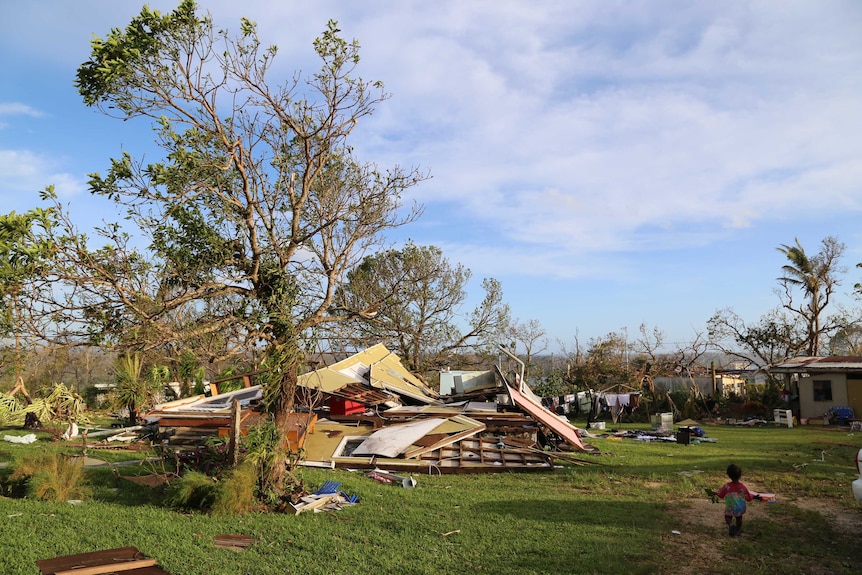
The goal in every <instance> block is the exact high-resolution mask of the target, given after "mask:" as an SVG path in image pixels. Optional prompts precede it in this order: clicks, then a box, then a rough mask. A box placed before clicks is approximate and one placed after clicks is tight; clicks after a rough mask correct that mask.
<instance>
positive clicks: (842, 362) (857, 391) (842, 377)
mask: <svg viewBox="0 0 862 575" xmlns="http://www.w3.org/2000/svg"><path fill="white" fill-rule="evenodd" d="M769 371H770V373H772V374H775V375H779V374H783V375H784V377H785V389H787V390H788V392H789V397H790V398H792V399H791V405H790V408H791V409H792V410H793V411H794V412H798V415H799V417H800V418H802V419H811V418H819V417H823V416H824V414H826V413H827V412H828V411H829V410H830V409H832V408H839V407H849V408H851V409H852V410H853V411H854V412H855V413H856V414H860V413H862V357H845V356H833V357H795V358H792V359H788V360H785V361H783V362H781V363H779V364H777V365H774V366H772V367H771V368H770V370H769Z"/></svg>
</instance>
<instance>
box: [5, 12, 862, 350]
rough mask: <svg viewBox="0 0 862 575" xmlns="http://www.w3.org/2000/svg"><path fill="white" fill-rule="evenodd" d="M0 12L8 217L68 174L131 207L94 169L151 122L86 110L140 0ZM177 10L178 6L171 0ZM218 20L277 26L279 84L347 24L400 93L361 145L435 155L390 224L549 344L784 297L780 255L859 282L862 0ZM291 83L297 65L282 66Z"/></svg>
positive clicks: (690, 328)
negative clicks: (88, 74)
mask: <svg viewBox="0 0 862 575" xmlns="http://www.w3.org/2000/svg"><path fill="white" fill-rule="evenodd" d="M5 4H6V6H4V18H3V19H2V22H0V211H2V213H7V212H9V211H12V210H15V211H18V212H21V211H26V210H28V209H31V208H33V207H36V206H38V205H40V203H39V198H38V192H39V191H40V190H42V189H43V188H45V186H47V185H54V186H55V189H56V191H57V193H58V194H59V196H60V198H61V200H62V201H63V203H65V204H68V206H69V210H70V212H71V214H72V217H73V219H75V221H77V222H79V226H80V227H81V228H82V229H87V228H88V226H89V227H92V226H95V225H98V223H99V221H100V220H102V219H107V220H112V219H114V218H115V217H116V214H115V213H113V212H112V207H111V206H110V205H107V204H106V203H104V202H103V201H100V200H97V199H96V198H93V197H91V196H90V194H89V192H88V191H87V176H88V174H90V173H93V172H101V173H105V171H106V169H107V167H108V165H109V158H111V157H116V156H118V155H119V154H120V153H121V152H122V151H124V150H125V151H128V152H130V153H131V154H132V155H133V156H140V155H142V154H145V153H146V154H153V153H154V152H155V150H154V148H153V134H152V132H151V131H150V130H149V128H148V127H147V126H146V125H142V124H140V123H135V122H128V123H124V122H120V121H117V120H112V119H109V118H106V117H104V116H102V115H100V114H99V113H98V112H97V111H95V110H93V109H90V108H87V107H86V106H85V105H84V104H83V101H82V100H81V98H80V96H79V95H78V94H77V92H76V91H75V88H74V85H73V82H74V78H75V72H76V70H77V68H78V66H80V65H81V64H82V63H83V62H85V61H86V60H87V58H88V57H89V42H90V40H91V38H92V37H93V35H96V36H102V37H103V36H105V35H107V34H108V32H109V31H110V30H111V29H112V28H124V27H125V26H126V25H127V24H128V22H129V21H130V19H131V18H132V17H133V16H135V15H136V14H138V13H139V12H140V10H141V7H142V6H143V2H135V1H127V0H76V1H75V2H68V1H66V0H32V1H30V2H6V3H5ZM148 4H149V6H150V7H151V8H153V9H157V10H162V11H170V10H172V9H174V8H175V7H176V5H177V2H176V1H172V2H169V1H163V0H154V1H151V2H149V3H148ZM199 6H200V8H201V10H203V11H208V12H209V13H210V14H211V16H212V17H213V20H214V22H215V24H216V26H217V27H220V28H229V29H231V30H235V31H238V30H239V19H240V18H241V17H243V16H244V17H247V18H249V19H250V20H253V21H255V22H257V23H258V26H259V33H260V36H261V38H262V41H263V43H264V44H265V45H268V44H275V45H277V46H278V47H279V53H278V58H277V64H276V66H275V68H274V70H273V73H274V74H275V76H274V77H273V79H278V80H279V81H281V80H283V81H288V80H290V79H291V78H292V77H293V75H294V73H295V72H302V73H305V74H310V73H313V72H314V71H315V70H316V69H317V67H318V63H317V61H316V56H315V55H314V52H313V48H312V41H313V39H314V38H315V37H316V36H318V35H319V34H320V33H321V32H322V31H323V30H324V29H325V27H326V23H327V21H328V20H329V19H333V20H336V21H338V23H339V28H340V29H341V34H342V35H343V36H344V37H346V38H348V39H353V38H355V39H357V40H358V41H359V43H360V44H361V46H362V51H361V57H362V60H361V62H360V65H359V70H358V71H359V75H361V76H362V77H363V78H364V79H367V80H381V81H383V83H384V85H385V88H386V91H387V92H388V93H390V94H391V98H390V99H389V100H387V101H386V102H384V103H383V104H381V105H380V106H379V107H378V109H377V111H376V112H375V114H374V115H373V116H372V117H371V118H369V119H367V120H366V121H365V122H364V123H362V124H361V125H360V126H358V127H357V129H356V131H355V132H354V135H353V136H352V137H353V138H354V139H353V141H352V144H353V145H354V148H355V150H356V152H357V156H358V157H359V158H361V159H363V160H365V161H369V162H375V163H377V164H379V165H380V166H382V167H387V166H393V165H396V164H398V165H402V166H419V167H421V168H422V169H424V170H427V171H428V172H429V173H430V175H431V178H430V179H429V180H427V181H425V182H423V183H421V184H420V185H419V186H417V187H415V188H412V189H410V190H409V193H408V194H407V196H406V198H405V199H406V200H408V201H410V200H414V199H415V200H416V201H418V202H420V203H422V204H423V205H424V207H425V213H424V215H423V216H422V218H421V219H420V220H418V221H417V222H415V223H413V224H411V225H410V226H409V227H406V228H402V229H401V230H399V231H398V232H397V234H396V235H393V236H392V238H391V239H392V241H393V242H403V241H405V240H407V239H410V240H412V241H413V242H415V243H417V244H420V245H434V246H437V247H439V248H441V249H442V250H443V253H444V255H445V256H446V257H447V258H448V259H449V261H450V262H453V263H460V264H463V265H464V266H465V267H467V268H469V269H470V270H471V271H472V274H473V281H472V282H471V284H470V289H469V294H470V295H469V298H468V300H467V302H466V304H465V308H464V310H463V311H464V312H468V311H469V309H470V308H471V307H472V306H474V305H476V304H477V303H478V301H479V300H480V299H481V297H482V295H483V294H482V291H481V281H482V279H483V278H488V277H491V278H495V279H497V280H499V281H500V282H501V284H502V287H503V292H504V297H505V300H506V302H507V303H508V304H509V305H510V307H511V311H512V316H513V317H514V318H515V319H517V320H519V321H520V322H522V323H526V322H528V321H529V320H538V321H539V322H540V324H541V325H542V327H543V328H544V330H545V331H546V334H547V339H548V347H549V350H550V351H554V350H556V349H572V348H573V347H574V345H575V342H576V341H577V342H578V343H579V344H580V345H581V346H585V345H586V344H588V343H589V341H590V340H592V339H594V338H600V337H603V336H605V335H606V334H608V333H610V332H618V333H624V334H628V336H629V337H630V338H632V339H634V338H635V337H637V336H638V335H639V326H641V325H645V326H647V327H648V328H649V329H650V330H652V329H653V328H658V329H659V330H660V331H661V332H662V333H663V334H664V341H665V342H666V344H667V345H668V346H671V347H674V346H676V345H677V344H679V345H685V343H686V342H689V341H691V340H693V339H694V338H696V337H697V336H698V335H700V336H705V335H706V323H707V321H708V320H709V318H710V317H711V316H712V315H713V314H714V313H715V312H716V311H717V310H720V309H724V308H731V309H733V310H734V311H735V312H736V313H737V314H738V315H739V316H741V317H742V318H743V319H745V320H746V321H749V322H755V321H757V319H758V318H759V317H760V316H761V315H763V314H764V313H766V312H768V311H769V310H771V309H773V308H775V307H776V306H777V305H778V303H779V300H778V297H777V295H776V292H775V290H776V288H777V287H778V283H777V281H776V278H778V277H779V276H780V275H781V266H782V265H783V264H784V263H785V262H786V260H785V258H784V256H783V255H782V254H781V253H780V252H779V251H778V250H777V248H778V247H779V246H781V245H782V244H793V243H794V241H795V240H796V239H798V240H799V241H800V243H801V244H802V246H803V247H804V248H805V250H806V252H807V253H809V254H810V255H813V254H815V253H816V252H817V251H818V250H819V246H820V242H821V240H822V239H823V238H825V237H827V236H835V237H837V238H838V239H839V240H840V241H842V242H844V243H845V244H846V246H847V249H846V252H845V256H844V258H843V260H842V264H843V265H844V267H846V268H847V272H846V275H845V276H844V282H843V285H842V286H841V288H840V291H841V293H842V298H843V299H844V300H846V301H847V302H848V304H850V305H859V303H858V302H856V301H855V300H853V299H852V297H851V295H850V294H851V292H852V286H853V284H855V283H856V282H859V281H862V270H860V269H857V268H856V267H855V266H856V263H858V262H862V226H859V222H860V215H862V105H860V103H862V34H860V31H862V2H858V0H829V1H826V2H810V1H808V0H774V1H757V0H754V1H749V0H745V1H723V2H715V1H712V0H664V1H646V0H642V1H638V0H636V1H613V0H595V1H580V0H543V1H541V2H528V1H526V0H520V1H516V0H435V1H433V2H430V1H426V2H420V1H418V0H364V1H362V2H357V1H353V2H348V1H346V0H341V1H337V0H315V1H304V2H301V1H295V0H284V1H280V2H271V1H265V0H245V1H244V2H233V1H227V0H212V1H207V0H202V1H200V2H199ZM276 76H277V78H276Z"/></svg>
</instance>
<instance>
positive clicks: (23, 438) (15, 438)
mask: <svg viewBox="0 0 862 575" xmlns="http://www.w3.org/2000/svg"><path fill="white" fill-rule="evenodd" d="M3 441H8V442H9V443H21V444H24V445H26V444H28V443H33V442H34V441H36V434H35V433H28V434H27V435H4V436H3Z"/></svg>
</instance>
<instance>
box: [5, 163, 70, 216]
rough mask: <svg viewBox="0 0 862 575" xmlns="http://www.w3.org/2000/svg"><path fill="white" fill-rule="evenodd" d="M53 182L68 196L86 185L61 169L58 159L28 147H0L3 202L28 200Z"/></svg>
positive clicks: (19, 202) (55, 188)
mask: <svg viewBox="0 0 862 575" xmlns="http://www.w3.org/2000/svg"><path fill="white" fill-rule="evenodd" d="M48 185H53V186H54V190H55V192H56V193H57V195H58V196H59V197H60V198H61V199H62V198H69V197H72V196H75V195H78V194H80V193H81V192H83V191H84V190H85V188H86V185H85V182H84V181H82V179H81V178H80V177H78V176H76V175H74V174H70V173H68V172H65V171H63V170H62V168H61V166H60V165H59V164H58V162H57V161H55V160H53V159H50V158H46V157H43V156H39V155H37V154H34V153H32V152H30V151H27V150H0V197H2V199H3V203H4V204H6V205H18V206H19V207H20V206H21V205H25V206H26V205H27V203H29V204H31V205H30V206H29V207H32V204H33V201H32V200H34V199H35V198H37V197H38V192H39V191H41V190H43V189H45V187H46V186H48Z"/></svg>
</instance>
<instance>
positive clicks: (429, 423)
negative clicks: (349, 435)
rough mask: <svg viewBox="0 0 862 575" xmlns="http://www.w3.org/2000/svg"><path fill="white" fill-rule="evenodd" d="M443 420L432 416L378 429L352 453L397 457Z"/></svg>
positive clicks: (443, 420)
mask: <svg viewBox="0 0 862 575" xmlns="http://www.w3.org/2000/svg"><path fill="white" fill-rule="evenodd" d="M445 421H446V420H445V419H441V418H436V417H434V418H430V419H423V420H421V421H416V422H413V423H404V424H401V425H390V426H388V427H384V428H382V429H378V430H377V431H375V432H374V433H372V434H371V436H370V437H369V438H368V439H366V440H365V441H363V442H362V444H361V445H360V446H359V447H357V448H356V449H355V450H354V451H353V455H379V456H381V457H397V456H398V455H401V454H402V453H404V452H405V451H406V450H407V449H408V448H409V447H410V446H411V445H412V444H413V442H415V441H416V440H418V439H419V438H420V437H422V436H423V435H426V434H428V433H430V432H431V431H432V430H433V429H434V428H436V427H438V426H439V425H440V424H441V423H444V422H445Z"/></svg>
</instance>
